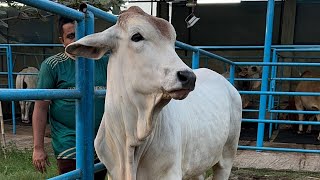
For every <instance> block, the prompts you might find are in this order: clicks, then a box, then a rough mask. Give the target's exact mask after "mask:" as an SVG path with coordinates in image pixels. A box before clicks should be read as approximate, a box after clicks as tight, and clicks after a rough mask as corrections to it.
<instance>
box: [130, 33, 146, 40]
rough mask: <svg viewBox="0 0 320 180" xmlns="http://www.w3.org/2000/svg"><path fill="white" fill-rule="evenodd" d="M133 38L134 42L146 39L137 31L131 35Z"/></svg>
mask: <svg viewBox="0 0 320 180" xmlns="http://www.w3.org/2000/svg"><path fill="white" fill-rule="evenodd" d="M131 40H132V41H134V42H139V41H141V40H144V38H143V36H142V35H141V34H140V33H136V34H134V35H133V36H132V37H131Z"/></svg>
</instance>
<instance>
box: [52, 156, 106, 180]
mask: <svg viewBox="0 0 320 180" xmlns="http://www.w3.org/2000/svg"><path fill="white" fill-rule="evenodd" d="M99 162H100V161H99V160H98V159H97V160H95V161H94V163H99ZM57 164H58V171H59V174H64V173H67V172H70V171H73V170H75V169H76V160H75V159H57ZM106 174H107V170H106V169H105V170H102V171H99V172H96V173H95V174H94V179H95V180H104V179H105V177H106Z"/></svg>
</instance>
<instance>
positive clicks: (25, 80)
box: [16, 67, 39, 123]
mask: <svg viewBox="0 0 320 180" xmlns="http://www.w3.org/2000/svg"><path fill="white" fill-rule="evenodd" d="M20 73H39V70H38V69H37V68H35V67H27V68H24V69H22V70H21V71H20ZM37 82H38V76H37V75H27V74H18V76H17V78H16V89H35V88H36V87H37ZM31 103H32V102H31V101H19V104H20V108H21V121H22V122H23V123H30V119H29V110H30V107H31Z"/></svg>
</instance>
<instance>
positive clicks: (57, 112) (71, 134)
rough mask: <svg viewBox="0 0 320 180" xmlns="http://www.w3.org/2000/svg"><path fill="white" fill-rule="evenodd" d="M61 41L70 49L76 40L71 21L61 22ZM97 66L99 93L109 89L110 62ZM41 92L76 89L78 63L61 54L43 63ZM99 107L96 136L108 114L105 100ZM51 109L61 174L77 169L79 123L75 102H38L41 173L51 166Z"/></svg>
mask: <svg viewBox="0 0 320 180" xmlns="http://www.w3.org/2000/svg"><path fill="white" fill-rule="evenodd" d="M59 33H60V37H59V39H60V41H61V43H62V44H63V45H64V46H65V47H66V46H67V45H68V44H70V43H72V42H74V40H75V24H74V21H73V20H71V19H67V18H63V17H61V18H60V19H59ZM94 63H95V72H94V73H95V74H94V77H95V79H94V81H95V82H94V86H95V89H105V87H106V72H107V70H106V69H107V67H106V66H107V58H102V59H100V60H99V61H94ZM37 88H38V89H74V88H75V61H74V60H72V59H70V58H69V57H68V56H67V55H66V54H65V53H58V54H56V55H54V56H51V57H49V58H47V59H46V60H45V61H43V62H42V64H41V68H40V72H39V80H38V84H37ZM94 103H95V104H94V105H95V112H94V113H95V119H94V121H95V134H96V133H97V131H98V128H99V125H100V122H101V119H102V115H103V112H104V98H96V99H95V100H94ZM49 105H50V117H49V122H50V125H51V137H52V147H53V150H54V154H55V156H56V158H57V164H58V168H59V174H63V173H66V172H69V171H72V170H75V169H76V159H75V158H76V130H75V129H76V127H75V124H76V120H75V99H56V100H51V101H36V103H35V107H34V112H33V118H32V119H33V120H32V123H33V124H32V126H33V138H34V150H33V164H34V166H35V168H36V169H37V170H39V171H40V172H42V173H43V172H45V171H46V166H47V165H50V162H49V161H48V156H47V153H46V152H45V149H44V135H45V129H46V124H47V113H48V111H49ZM96 162H99V161H98V159H97V160H96ZM105 175H106V171H101V172H99V173H96V174H95V179H104V178H105Z"/></svg>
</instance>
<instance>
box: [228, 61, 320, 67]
mask: <svg viewBox="0 0 320 180" xmlns="http://www.w3.org/2000/svg"><path fill="white" fill-rule="evenodd" d="M234 64H236V65H239V66H245V65H250V66H254V65H255V66H320V63H289V62H288V63H286V62H277V63H272V62H234Z"/></svg>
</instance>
